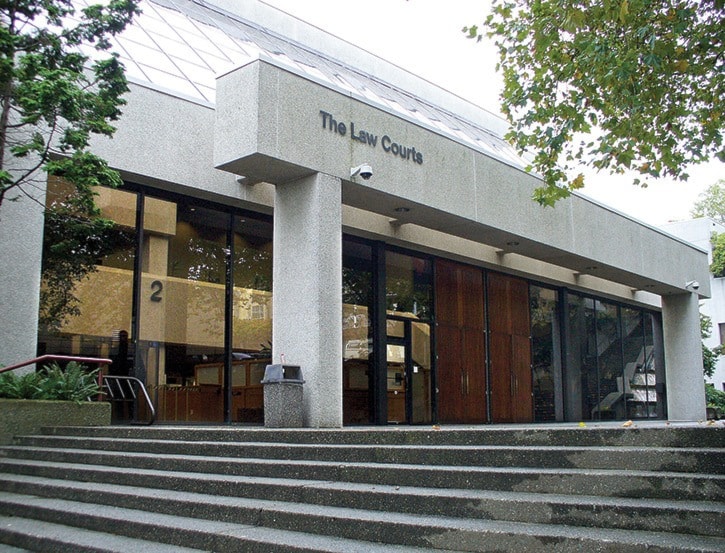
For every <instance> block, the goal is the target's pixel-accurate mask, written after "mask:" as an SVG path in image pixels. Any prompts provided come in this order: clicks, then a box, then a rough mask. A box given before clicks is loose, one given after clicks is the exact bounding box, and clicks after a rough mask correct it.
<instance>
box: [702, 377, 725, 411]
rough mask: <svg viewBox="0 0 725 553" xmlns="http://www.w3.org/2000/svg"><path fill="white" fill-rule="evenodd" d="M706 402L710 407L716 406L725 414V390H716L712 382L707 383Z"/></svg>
mask: <svg viewBox="0 0 725 553" xmlns="http://www.w3.org/2000/svg"><path fill="white" fill-rule="evenodd" d="M705 402H706V403H707V406H708V407H715V408H716V409H718V410H719V411H720V413H724V414H725V392H721V391H720V390H716V389H715V386H713V385H712V384H707V383H705Z"/></svg>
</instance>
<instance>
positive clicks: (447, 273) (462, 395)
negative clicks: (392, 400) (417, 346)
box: [435, 260, 486, 423]
mask: <svg viewBox="0 0 725 553" xmlns="http://www.w3.org/2000/svg"><path fill="white" fill-rule="evenodd" d="M435 282H436V284H435V286H436V296H435V297H436V304H435V305H436V311H435V313H436V345H437V350H438V360H437V368H438V369H437V370H438V420H439V421H440V422H443V423H479V422H486V339H485V317H484V287H483V271H482V270H481V269H477V268H475V267H468V266H466V265H460V264H457V263H453V262H450V261H444V260H437V261H436V272H435Z"/></svg>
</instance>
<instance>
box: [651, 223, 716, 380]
mask: <svg viewBox="0 0 725 553" xmlns="http://www.w3.org/2000/svg"><path fill="white" fill-rule="evenodd" d="M662 228H663V229H664V230H665V231H666V232H669V233H670V234H673V235H674V236H677V237H679V238H682V239H683V240H687V241H688V242H690V243H692V244H695V245H696V246H698V247H699V248H702V249H703V250H706V251H707V252H708V259H709V261H710V263H712V244H713V242H712V240H713V235H715V234H722V233H724V232H725V226H723V225H721V224H720V223H718V222H716V221H713V220H712V219H710V218H708V217H700V218H697V219H690V220H687V221H676V222H672V223H668V224H666V225H662ZM700 312H701V313H702V314H703V315H705V316H707V317H710V321H711V322H712V333H711V334H710V336H709V337H708V338H705V339H704V340H703V343H704V344H705V345H706V346H707V347H708V348H710V349H713V348H715V347H717V346H722V345H723V344H725V278H723V277H717V278H716V277H715V276H713V275H712V274H710V298H707V299H703V300H702V301H701V302H700ZM706 380H707V381H708V382H709V383H710V384H712V385H713V386H715V388H716V389H718V390H720V391H725V357H722V356H721V357H719V358H718V360H717V363H716V365H715V372H714V373H713V375H712V376H711V377H707V378H706Z"/></svg>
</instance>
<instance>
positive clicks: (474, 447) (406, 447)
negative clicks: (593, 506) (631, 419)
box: [16, 435, 723, 453]
mask: <svg viewBox="0 0 725 553" xmlns="http://www.w3.org/2000/svg"><path fill="white" fill-rule="evenodd" d="M36 438H39V439H42V440H48V441H59V442H68V441H78V442H82V441H88V442H96V443H105V442H114V443H131V444H148V443H159V444H180V445H183V446H185V445H197V446H198V445H205V446H220V447H254V448H269V449H284V448H292V449H312V450H316V449H341V450H350V449H362V450H365V449H386V450H387V449H392V450H401V451H410V450H416V449H421V450H431V451H439V450H440V449H441V445H440V444H342V443H340V444H337V443H335V444H329V443H305V442H302V443H295V442H266V441H246V440H245V441H231V440H226V441H225V440H220V441H215V440H174V439H162V438H114V437H110V436H58V435H42V436H17V437H16V440H21V441H22V440H28V439H36ZM445 448H446V451H508V450H511V451H530V450H532V449H535V450H537V451H538V450H543V451H567V452H577V451H608V452H612V451H617V452H618V451H622V452H627V453H631V452H636V451H654V452H666V453H685V452H693V453H722V452H723V448H718V447H676V446H647V445H636V446H635V445H625V446H617V445H546V444H541V445H538V444H537V445H536V446H532V445H515V444H512V445H501V444H468V445H460V444H448V445H446V446H445Z"/></svg>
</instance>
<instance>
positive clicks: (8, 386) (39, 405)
mask: <svg viewBox="0 0 725 553" xmlns="http://www.w3.org/2000/svg"><path fill="white" fill-rule="evenodd" d="M97 374H98V371H97V370H96V371H92V372H89V371H87V370H86V369H85V367H83V365H80V364H79V363H76V362H71V363H68V365H67V366H66V368H65V369H62V368H61V367H60V366H59V365H58V364H57V363H52V364H51V365H47V366H45V367H43V368H42V369H40V370H39V371H33V372H26V373H24V374H21V375H18V374H16V373H14V372H6V373H2V374H0V444H9V443H11V442H12V439H13V436H18V435H21V434H33V433H37V432H38V431H39V430H40V429H41V428H42V427H44V426H103V425H108V424H111V406H110V404H109V403H106V402H99V401H91V400H92V399H94V398H96V397H97V396H98V395H99V394H100V393H101V390H100V387H99V385H98V379H97Z"/></svg>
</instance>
